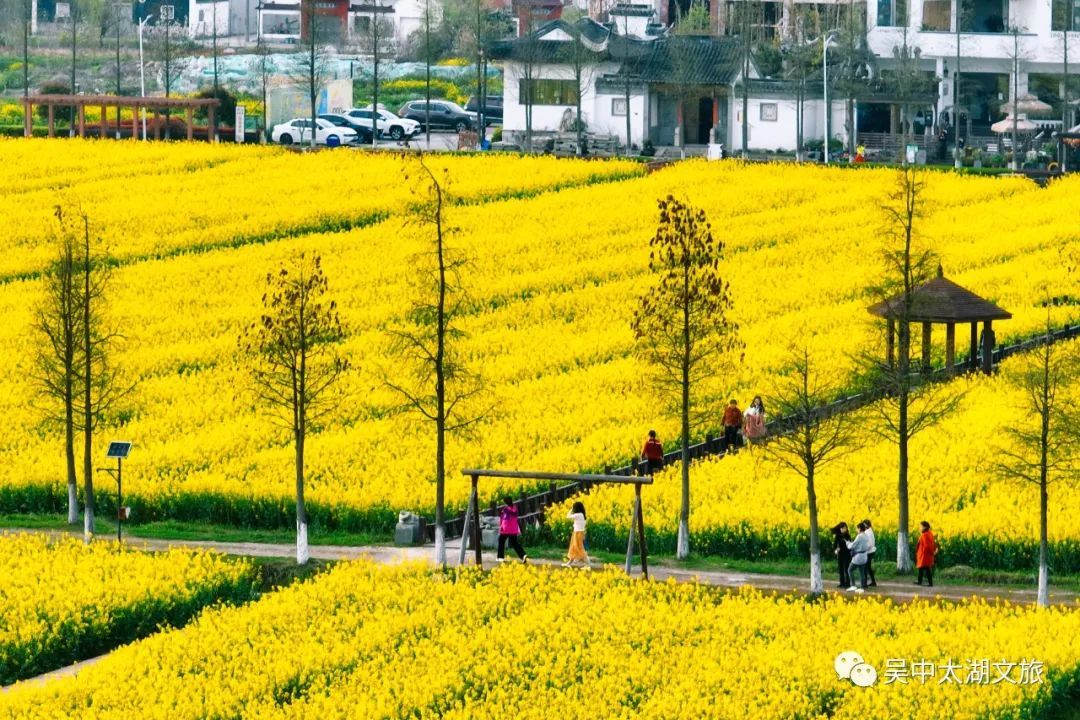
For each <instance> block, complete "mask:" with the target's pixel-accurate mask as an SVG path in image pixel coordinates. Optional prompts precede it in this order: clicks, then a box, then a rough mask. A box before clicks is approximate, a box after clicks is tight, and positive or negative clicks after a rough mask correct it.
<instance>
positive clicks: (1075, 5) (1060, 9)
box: [1050, 0, 1080, 31]
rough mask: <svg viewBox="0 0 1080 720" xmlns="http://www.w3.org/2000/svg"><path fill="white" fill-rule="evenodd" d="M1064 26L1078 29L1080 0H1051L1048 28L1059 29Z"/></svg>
mask: <svg viewBox="0 0 1080 720" xmlns="http://www.w3.org/2000/svg"><path fill="white" fill-rule="evenodd" d="M1070 20H1071V21H1072V22H1070ZM1070 26H1071V27H1070ZM1066 27H1068V28H1069V29H1070V30H1073V31H1080V0H1052V2H1051V3H1050V29H1051V30H1055V31H1061V30H1064V29H1065V28H1066Z"/></svg>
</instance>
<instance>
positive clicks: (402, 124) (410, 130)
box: [345, 105, 420, 140]
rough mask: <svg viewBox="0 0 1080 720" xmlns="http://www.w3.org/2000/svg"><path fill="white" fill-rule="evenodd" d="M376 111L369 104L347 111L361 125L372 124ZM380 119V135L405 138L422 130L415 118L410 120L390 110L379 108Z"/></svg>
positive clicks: (378, 125)
mask: <svg viewBox="0 0 1080 720" xmlns="http://www.w3.org/2000/svg"><path fill="white" fill-rule="evenodd" d="M374 112H375V111H373V110H372V109H371V106H370V105H369V106H368V107H366V108H353V109H352V110H350V111H348V112H347V113H345V114H346V115H348V116H349V117H351V118H352V119H353V120H355V121H356V122H357V123H359V124H361V125H367V126H369V127H370V126H371V118H372V115H373V114H374ZM378 112H379V119H378V123H377V127H378V129H379V135H389V136H390V137H392V138H393V139H394V140H403V139H406V138H411V137H413V136H414V135H416V134H418V133H419V132H420V123H418V122H416V121H415V120H409V119H407V118H401V117H398V116H397V115H395V114H394V113H392V112H390V111H389V110H384V109H382V108H379V111H378Z"/></svg>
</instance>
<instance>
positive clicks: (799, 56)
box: [785, 28, 821, 162]
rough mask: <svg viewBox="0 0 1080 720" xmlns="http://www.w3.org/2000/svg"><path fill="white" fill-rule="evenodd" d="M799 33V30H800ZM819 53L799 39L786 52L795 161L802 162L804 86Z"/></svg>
mask: <svg viewBox="0 0 1080 720" xmlns="http://www.w3.org/2000/svg"><path fill="white" fill-rule="evenodd" d="M800 32H801V28H800ZM820 56H821V53H819V52H818V51H817V47H816V46H815V45H814V44H813V43H809V42H806V41H805V40H804V39H803V38H800V41H799V42H796V43H794V44H793V45H792V46H791V47H790V48H789V49H788V51H787V63H786V68H785V74H786V75H787V77H788V78H789V79H790V80H793V81H794V82H795V159H796V160H798V161H799V162H802V160H803V159H804V158H803V148H804V145H805V138H804V135H805V128H806V86H807V82H808V81H809V79H810V78H811V76H812V75H813V74H814V68H815V67H816V64H817V60H818V58H819V57H820Z"/></svg>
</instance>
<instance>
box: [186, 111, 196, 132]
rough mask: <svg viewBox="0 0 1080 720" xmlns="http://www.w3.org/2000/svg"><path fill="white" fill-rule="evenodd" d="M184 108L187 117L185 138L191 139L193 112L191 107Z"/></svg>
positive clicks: (193, 122) (193, 126)
mask: <svg viewBox="0 0 1080 720" xmlns="http://www.w3.org/2000/svg"><path fill="white" fill-rule="evenodd" d="M186 110H187V112H186V113H185V115H186V119H187V139H188V140H191V139H192V138H194V137H195V118H194V117H193V115H194V113H192V111H191V108H187V109H186Z"/></svg>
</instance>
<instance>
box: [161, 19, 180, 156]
mask: <svg viewBox="0 0 1080 720" xmlns="http://www.w3.org/2000/svg"><path fill="white" fill-rule="evenodd" d="M172 24H173V23H172V20H165V19H159V21H158V27H159V28H160V27H162V26H164V28H165V32H164V33H163V34H162V33H160V32H159V33H158V39H157V40H156V42H155V45H157V47H156V49H155V54H156V55H157V56H158V57H160V58H161V59H162V67H161V86H162V89H163V90H164V91H165V97H167V98H168V97H172V93H173V86H174V85H175V84H176V82H177V81H178V80H179V79H180V76H181V75H182V74H183V72H184V68H185V66H186V65H187V61H186V60H184V59H177V58H174V57H173V47H172ZM171 121H172V111H171V110H170V109H169V108H165V139H166V140H170V139H172V122H171Z"/></svg>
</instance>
